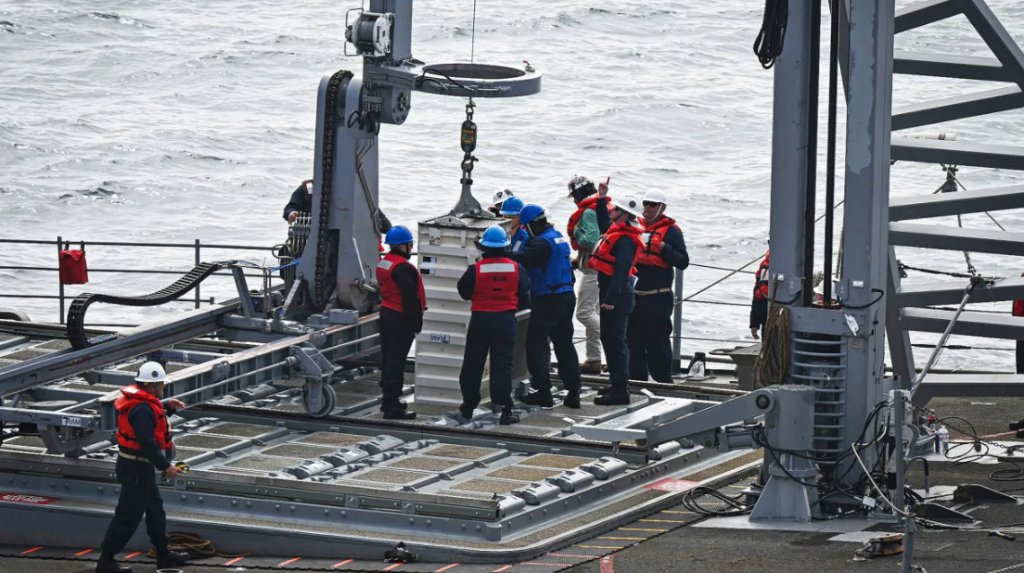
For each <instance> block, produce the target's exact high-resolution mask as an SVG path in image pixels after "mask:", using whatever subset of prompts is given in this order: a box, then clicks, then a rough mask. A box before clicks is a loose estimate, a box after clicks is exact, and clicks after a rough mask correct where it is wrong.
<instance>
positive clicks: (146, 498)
mask: <svg viewBox="0 0 1024 573" xmlns="http://www.w3.org/2000/svg"><path fill="white" fill-rule="evenodd" d="M128 423H130V424H131V426H132V429H133V430H135V436H136V437H137V438H138V441H139V444H140V445H142V450H143V453H144V454H145V456H146V461H139V460H130V459H128V458H125V457H122V456H118V458H117V465H116V466H115V469H114V471H115V474H116V475H117V482H118V483H119V484H121V495H120V497H118V499H117V508H116V509H115V510H114V519H113V521H111V522H110V527H108V528H107V533H106V535H105V536H104V537H103V542H102V544H101V545H100V550H101V552H102V553H101V555H102V556H106V557H109V558H112V557H113V556H114V555H116V554H117V553H120V552H121V550H123V549H124V548H125V546H126V545H128V541H129V540H131V537H132V535H133V534H134V533H135V530H136V529H137V528H138V527H139V522H141V521H142V516H143V514H145V516H146V533H148V534H149V540H150V542H151V543H152V544H153V547H154V548H155V549H156V552H157V554H158V555H165V554H167V552H168V549H167V543H168V539H167V514H166V513H164V500H163V498H161V497H160V489H159V488H158V487H157V483H156V471H154V468H156V470H158V471H163V470H166V469H167V468H168V467H170V465H171V464H170V462H169V461H168V460H167V457H166V454H165V453H164V452H163V451H162V450H161V449H160V446H159V445H157V443H156V435H155V427H156V416H154V415H153V410H152V409H151V408H150V407H149V406H148V405H147V404H138V405H136V406H135V407H134V408H132V409H131V411H130V412H129V413H128Z"/></svg>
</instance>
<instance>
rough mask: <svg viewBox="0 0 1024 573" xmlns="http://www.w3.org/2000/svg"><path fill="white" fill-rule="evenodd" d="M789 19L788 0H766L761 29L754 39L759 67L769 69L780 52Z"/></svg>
mask: <svg viewBox="0 0 1024 573" xmlns="http://www.w3.org/2000/svg"><path fill="white" fill-rule="evenodd" d="M788 20H789V0H766V1H765V3H764V19H763V20H762V21H761V31H760V32H758V33H757V38H756V39H755V40H754V53H755V54H756V55H757V60H758V61H759V62H761V67H763V68H764V69H766V70H767V69H770V68H771V67H772V66H774V65H775V58H777V57H779V54H781V53H782V45H783V44H784V43H785V40H786V24H787V23H788Z"/></svg>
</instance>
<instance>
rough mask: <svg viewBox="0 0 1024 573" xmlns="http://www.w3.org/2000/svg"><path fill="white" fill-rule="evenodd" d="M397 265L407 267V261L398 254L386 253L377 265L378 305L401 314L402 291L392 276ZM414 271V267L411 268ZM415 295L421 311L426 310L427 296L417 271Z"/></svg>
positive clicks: (421, 278)
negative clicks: (379, 301) (418, 300)
mask: <svg viewBox="0 0 1024 573" xmlns="http://www.w3.org/2000/svg"><path fill="white" fill-rule="evenodd" d="M399 265H409V266H412V263H410V262H409V259H406V258H405V257H403V256H402V255H399V254H398V253H394V252H391V253H388V254H386V255H384V258H383V259H382V260H381V262H379V263H377V284H379V285H380V300H381V303H380V305H381V306H382V307H384V308H390V309H391V310H394V311H398V312H402V311H403V310H404V308H403V307H402V291H401V290H400V289H399V288H398V284H397V283H395V278H394V276H392V274H393V273H394V272H395V269H397V268H398V266H399ZM413 268H414V269H415V268H416V267H413ZM416 290H417V292H416V295H417V296H418V297H419V299H420V305H421V306H422V310H427V294H426V292H424V290H423V277H422V276H421V275H420V272H419V270H416Z"/></svg>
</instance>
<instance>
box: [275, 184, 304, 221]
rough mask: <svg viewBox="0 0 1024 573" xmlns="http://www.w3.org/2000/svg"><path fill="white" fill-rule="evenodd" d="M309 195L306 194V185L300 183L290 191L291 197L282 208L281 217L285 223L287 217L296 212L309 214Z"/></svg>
mask: <svg viewBox="0 0 1024 573" xmlns="http://www.w3.org/2000/svg"><path fill="white" fill-rule="evenodd" d="M310 199H311V197H310V194H309V193H308V192H306V184H305V183H302V184H300V185H299V186H298V187H296V188H295V191H292V196H291V197H290V198H289V199H288V204H287V205H285V206H284V214H283V215H281V216H282V217H283V218H284V220H285V221H287V220H288V215H291V214H292V213H294V212H296V211H298V212H299V213H311V212H312V211H311V208H312V205H310Z"/></svg>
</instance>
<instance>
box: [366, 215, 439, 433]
mask: <svg viewBox="0 0 1024 573" xmlns="http://www.w3.org/2000/svg"><path fill="white" fill-rule="evenodd" d="M412 243H413V240H412V231H410V230H409V229H408V228H406V227H403V226H402V225H396V226H394V227H391V229H389V230H388V232H387V234H386V235H385V236H384V244H385V245H388V246H389V247H391V251H390V252H389V253H388V254H387V255H384V258H383V259H382V260H381V261H380V263H378V264H377V284H379V285H380V298H381V303H380V306H381V309H380V354H381V365H380V389H381V396H382V399H381V405H380V410H381V412H384V419H385V420H412V419H413V418H415V417H416V412H413V411H412V410H409V409H408V405H407V404H406V403H405V402H403V401H402V400H400V399H399V398H400V397H401V395H402V387H403V386H404V384H405V359H406V357H407V356H408V355H409V349H410V348H412V341H413V340H414V339H415V338H416V335H417V334H418V333H419V332H420V330H422V329H423V311H425V310H426V309H427V296H426V293H425V292H424V290H423V277H422V276H420V271H419V269H417V268H416V267H414V266H413V265H412V263H410V262H409V257H411V256H412Z"/></svg>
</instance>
